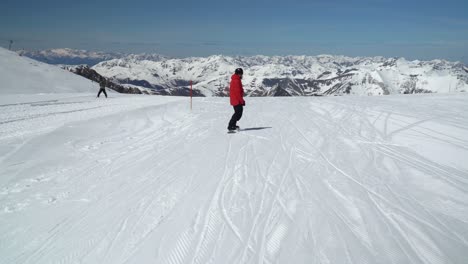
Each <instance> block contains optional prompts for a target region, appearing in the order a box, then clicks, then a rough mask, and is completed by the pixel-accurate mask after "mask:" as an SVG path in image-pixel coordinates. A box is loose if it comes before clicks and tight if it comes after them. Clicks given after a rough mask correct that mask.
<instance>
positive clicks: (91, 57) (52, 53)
mask: <svg viewBox="0 0 468 264" xmlns="http://www.w3.org/2000/svg"><path fill="white" fill-rule="evenodd" d="M18 54H20V55H21V56H26V57H29V58H32V59H35V60H38V61H41V62H45V63H49V64H64V65H79V64H86V65H90V66H93V65H95V64H97V63H99V62H102V61H106V60H111V59H116V58H122V57H125V56H127V54H123V53H116V52H100V51H87V50H75V49H68V48H64V49H50V50H41V51H26V50H21V51H18Z"/></svg>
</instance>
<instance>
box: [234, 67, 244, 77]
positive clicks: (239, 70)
mask: <svg viewBox="0 0 468 264" xmlns="http://www.w3.org/2000/svg"><path fill="white" fill-rule="evenodd" d="M235 74H239V75H242V74H244V71H243V70H242V68H237V69H236V71H235Z"/></svg>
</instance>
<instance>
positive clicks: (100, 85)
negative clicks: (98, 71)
mask: <svg viewBox="0 0 468 264" xmlns="http://www.w3.org/2000/svg"><path fill="white" fill-rule="evenodd" d="M99 87H101V88H100V89H99V93H98V94H97V97H99V95H101V93H104V95H105V96H106V98H107V93H106V79H104V78H102V79H101V81H100V82H99Z"/></svg>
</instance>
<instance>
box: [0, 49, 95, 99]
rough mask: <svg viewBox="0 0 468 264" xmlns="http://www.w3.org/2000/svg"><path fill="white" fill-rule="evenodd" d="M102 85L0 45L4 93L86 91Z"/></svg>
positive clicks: (0, 86)
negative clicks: (20, 54)
mask: <svg viewBox="0 0 468 264" xmlns="http://www.w3.org/2000/svg"><path fill="white" fill-rule="evenodd" d="M97 91H99V85H98V84H97V83H93V82H91V81H90V80H88V79H85V78H83V77H81V76H78V75H76V74H73V73H70V72H68V71H66V70H63V69H61V68H60V67H57V66H53V65H49V64H46V63H42V62H39V61H36V60H33V59H30V58H26V57H22V56H19V55H18V54H17V53H15V52H12V51H8V50H6V49H3V48H0V94H1V95H4V94H38V93H86V92H93V93H94V92H96V93H97Z"/></svg>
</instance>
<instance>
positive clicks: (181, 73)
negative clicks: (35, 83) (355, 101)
mask: <svg viewBox="0 0 468 264" xmlns="http://www.w3.org/2000/svg"><path fill="white" fill-rule="evenodd" d="M237 67H242V68H244V79H243V83H244V89H245V91H246V94H247V95H248V96H307V95H343V94H354V95H386V94H398V93H430V92H435V93H446V92H463V91H468V72H467V71H466V67H465V66H464V65H463V64H462V63H459V62H448V61H444V60H433V61H408V60H406V59H404V58H383V57H372V58H360V57H357V58H351V57H345V56H330V55H321V56H315V57H312V56H284V57H280V56H275V57H268V56H253V57H229V56H210V57H206V58H184V59H164V58H161V57H157V60H148V59H141V58H138V57H125V58H120V59H113V60H109V61H104V62H101V63H99V64H97V65H95V66H94V67H93V69H94V70H96V71H97V72H98V73H100V74H101V75H103V76H106V77H108V78H112V79H114V80H116V81H118V82H120V83H123V84H130V85H134V86H136V87H144V88H150V89H154V90H155V91H168V90H169V91H174V90H178V89H187V87H188V86H189V83H190V81H191V80H192V81H193V83H194V89H196V90H197V91H199V92H200V94H202V95H205V96H226V95H228V92H227V87H228V85H229V81H230V76H231V74H232V72H233V71H234V69H235V68H237ZM173 93H174V92H173Z"/></svg>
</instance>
